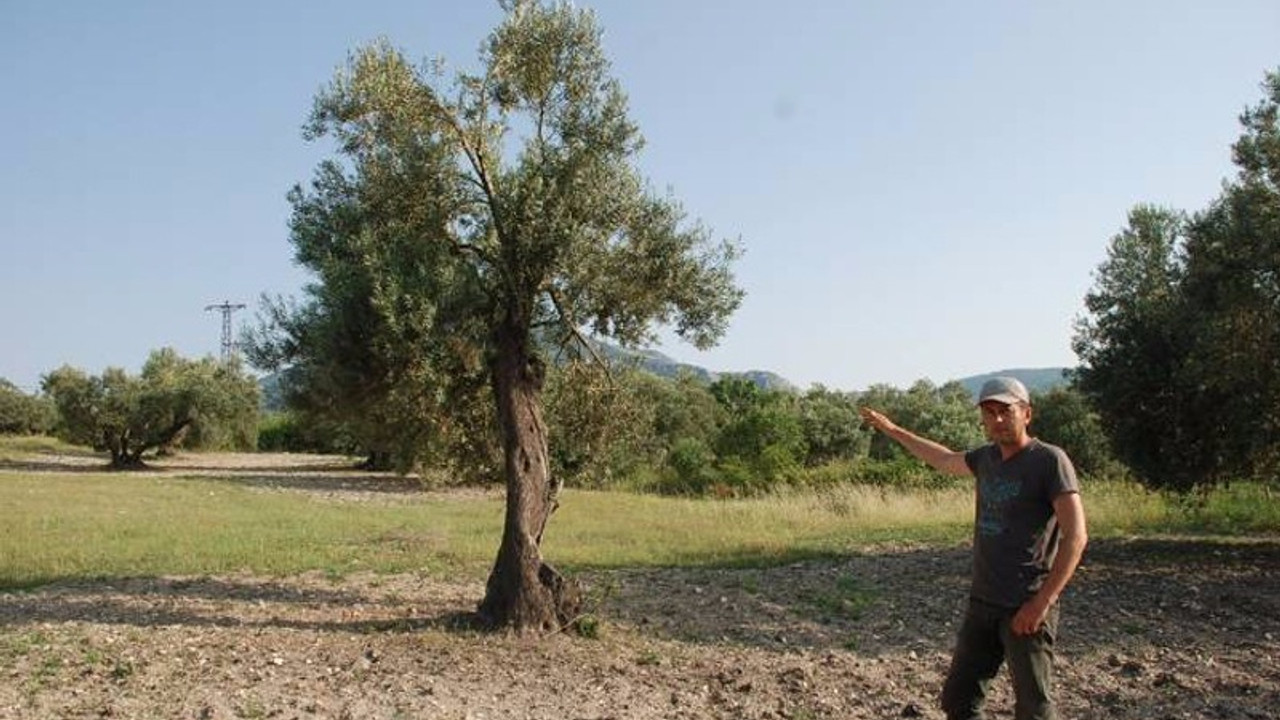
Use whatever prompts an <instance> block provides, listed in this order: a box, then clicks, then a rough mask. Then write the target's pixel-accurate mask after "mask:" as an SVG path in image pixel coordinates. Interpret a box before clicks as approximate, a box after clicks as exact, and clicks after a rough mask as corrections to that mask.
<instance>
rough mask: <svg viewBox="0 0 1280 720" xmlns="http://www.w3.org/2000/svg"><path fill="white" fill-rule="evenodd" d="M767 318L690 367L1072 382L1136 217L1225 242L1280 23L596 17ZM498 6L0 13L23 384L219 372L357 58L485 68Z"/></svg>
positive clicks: (1229, 1) (6, 174)
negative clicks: (1224, 185)
mask: <svg viewBox="0 0 1280 720" xmlns="http://www.w3.org/2000/svg"><path fill="white" fill-rule="evenodd" d="M579 5H580V6H586V7H592V8H594V9H595V10H596V12H597V15H598V17H599V20H600V22H601V24H602V25H603V26H604V28H605V48H606V51H607V52H608V54H609V56H610V57H611V58H612V60H613V63H614V70H615V72H616V75H617V76H618V78H619V79H620V80H621V82H622V84H623V86H624V88H625V89H626V90H627V92H628V95H629V96H630V101H631V110H632V114H633V117H634V119H635V120H636V121H637V122H638V123H639V125H640V128H641V130H642V131H643V133H644V135H645V137H646V139H647V141H648V144H647V147H646V149H645V153H644V155H643V157H642V159H641V164H642V167H643V169H644V171H645V172H646V174H647V175H648V177H649V178H650V180H651V181H652V182H653V184H654V185H655V186H656V187H658V188H668V187H669V188H670V189H671V190H672V191H673V193H674V194H675V195H676V196H677V197H678V198H680V199H681V200H682V202H683V203H684V205H685V207H686V209H687V210H688V211H689V213H690V214H691V215H692V216H694V217H697V218H700V219H701V220H702V221H703V222H704V223H705V224H706V225H708V226H709V227H711V228H713V229H714V230H715V232H716V233H717V234H718V235H721V236H725V237H740V238H741V241H742V243H743V245H744V246H745V248H746V255H745V257H744V258H743V259H742V260H741V262H740V264H739V265H738V268H737V274H738V278H739V280H740V283H741V285H742V286H743V287H744V288H745V290H746V291H747V298H746V300H745V302H744V304H743V306H742V308H741V310H740V311H739V312H738V313H737V315H736V316H735V317H734V319H733V322H732V325H731V327H730V330H729V332H728V335H727V336H726V337H725V338H724V341H723V342H722V343H721V345H720V346H719V347H718V348H716V349H714V350H712V351H709V352H705V353H700V352H697V351H696V350H694V349H693V348H691V347H688V346H683V345H680V344H673V343H668V344H666V345H665V346H664V347H663V348H662V350H663V351H664V352H667V353H668V354H669V355H672V356H673V357H676V358H677V359H680V360H684V361H688V362H694V363H697V364H701V365H704V366H706V367H709V368H712V369H715V370H729V371H731V370H747V369H766V370H773V371H775V372H778V373H780V374H782V375H783V376H785V377H787V378H788V379H790V380H791V381H793V382H795V383H796V384H798V385H800V386H801V387H806V386H808V385H810V384H812V383H822V384H824V385H826V386H828V387H830V388H836V389H842V390H856V389H861V388H865V387H867V386H868V385H871V384H873V383H889V384H893V385H897V386H901V387H905V386H907V385H909V384H910V383H912V382H913V381H915V380H917V379H920V378H925V377H927V378H930V379H932V380H934V381H936V382H942V381H945V380H948V379H952V378H956V377H961V376H965V375H970V374H976V373H980V372H986V371H991V370H997V369H1002V368H1010V367H1038V366H1055V365H1072V364H1074V363H1075V357H1074V355H1073V353H1072V352H1071V348H1070V340H1071V334H1072V322H1073V319H1074V318H1075V317H1077V316H1078V315H1079V313H1080V312H1081V309H1082V297H1083V295H1084V294H1085V292H1086V291H1087V290H1088V289H1089V287H1090V285H1091V284H1092V273H1093V271H1094V269H1095V268H1096V267H1097V265H1098V264H1099V263H1100V262H1101V261H1102V260H1103V259H1104V258H1105V255H1106V247H1107V243H1108V241H1109V239H1110V238H1111V237H1112V236H1113V235H1114V234H1115V233H1116V232H1118V231H1119V230H1120V229H1121V228H1122V227H1123V226H1124V224H1125V222H1126V215H1127V212H1128V210H1129V209H1130V208H1131V207H1132V206H1133V205H1135V204H1136V203H1140V202H1151V203H1156V204H1161V205H1166V206H1171V207H1175V208H1181V209H1185V210H1198V209H1201V208H1203V207H1205V205H1206V204H1207V203H1208V202H1209V201H1210V200H1211V199H1212V198H1213V197H1214V196H1216V195H1217V193H1218V191H1219V189H1220V187H1221V182H1222V180H1223V179H1224V178H1226V177H1228V176H1230V175H1232V174H1233V172H1234V171H1233V166H1232V165H1231V162H1230V144H1231V143H1232V142H1233V141H1234V139H1235V138H1236V137H1237V136H1238V134H1239V126H1238V123H1237V116H1238V115H1239V113H1240V111H1241V110H1243V109H1244V108H1245V107H1246V106H1248V105H1253V104H1255V103H1257V102H1258V101H1259V100H1260V99H1261V91H1260V89H1259V83H1260V82H1261V81H1262V78H1263V75H1264V73H1265V71H1267V70H1268V69H1274V68H1276V67H1277V66H1278V65H1280V3H1278V2H1276V1H1275V0H1250V1H1246V0H1223V1H1221V2H1203V1H1201V0H1160V1H1155V0H1152V1H1145V2H1139V1H1133V2H1130V1H1125V2H1115V1H1114V0H1108V1H1101V0H1077V1H1074V2H1065V1H1063V2H1026V1H1025V0H1008V1H1002V2H978V3H960V2H947V1H944V0H921V1H919V2H898V1H897V0H877V1H864V2H840V1H838V0H792V1H791V2H786V3H782V2H763V1H757V0H644V1H643V2H641V1H637V0H596V1H594V2H592V1H590V0H583V1H582V2H580V3H579ZM499 16H500V10H499V8H498V6H497V3H496V2H484V1H483V0H453V1H449V2H446V1H444V0H414V1H410V0H364V1H362V2H332V1H330V0H308V1H306V2H303V1H301V0H272V1H270V2H262V1H260V0H253V1H248V0H244V1H242V0H223V1H221V2H217V3H208V2H201V3H195V2H172V1H170V0H121V1H120V2H97V1H96V0H94V1H90V0H65V1H62V2H46V1H45V0H0V17H3V21H2V22H0V97H3V98H4V103H3V108H4V109H3V112H0V250H2V252H0V377H4V378H7V379H9V380H11V381H13V382H15V383H17V384H18V385H20V386H22V387H24V388H25V389H28V390H34V389H35V388H36V386H37V385H38V383H39V377H40V375H41V374H43V373H45V372H48V371H50V370H52V369H54V368H56V367H58V366H59V365H62V364H64V363H67V364H70V365H73V366H76V367H80V368H82V369H85V370H87V371H89V372H92V373H98V372H101V371H102V370H103V369H104V368H105V367H107V366H119V367H124V368H125V369H127V370H129V371H131V372H136V371H137V370H139V369H140V367H141V364H142V362H143V361H144V360H145V358H146V356H147V354H148V353H149V352H150V351H151V350H152V349H155V348H159V347H165V346H169V347H173V348H175V349H177V350H178V352H180V353H181V354H183V355H185V356H189V357H200V356H204V355H209V354H216V353H217V352H218V343H219V336H220V327H221V326H220V318H219V316H218V315H217V314H216V313H213V312H205V310H204V308H205V306H206V305H208V304H211V303H219V302H222V301H224V300H230V301H232V302H238V303H245V304H247V305H249V308H248V309H247V310H244V311H241V312H239V313H237V314H236V315H235V320H236V325H237V328H238V327H240V326H241V325H243V324H244V323H247V322H249V321H251V320H252V318H253V314H254V311H255V309H256V307H257V305H258V297H259V296H260V294H262V293H268V294H273V295H274V294H284V295H297V294H298V293H299V290H300V288H301V287H302V285H303V284H304V283H305V282H306V281H307V279H308V278H307V275H306V274H305V273H304V272H303V271H301V270H300V269H299V268H297V267H295V266H294V265H293V263H292V251H291V246H290V245H289V243H288V240H287V227H286V221H287V218H288V213H289V208H288V205H287V203H286V202H285V193H286V192H287V191H288V189H289V188H290V187H291V186H292V185H293V184H295V183H299V182H306V181H307V180H308V179H309V178H310V176H311V172H312V169H313V168H314V166H315V164H316V162H317V161H318V160H319V159H321V158H322V157H323V156H324V155H325V154H326V153H327V152H328V151H329V148H328V146H326V145H319V144H308V143H306V142H305V141H303V140H302V138H301V135H300V132H299V129H300V127H301V125H302V123H303V122H304V120H305V119H306V116H307V113H308V111H309V110H310V107H311V101H312V98H313V96H314V94H315V92H316V90H318V89H319V88H320V87H321V86H322V85H323V84H324V83H325V82H326V81H327V80H328V79H329V78H330V77H331V76H332V74H333V71H334V69H335V68H336V67H338V66H339V65H340V64H342V63H343V61H344V59H345V58H346V56H347V53H348V51H349V50H350V49H352V48H354V47H355V46H357V45H359V44H362V43H364V42H367V41H369V40H372V39H374V38H376V37H378V36H386V37H387V38H389V39H390V40H391V41H392V42H393V43H394V44H395V45H397V46H399V47H401V48H402V49H404V50H405V51H406V52H407V53H408V54H409V55H411V56H413V57H424V58H425V57H429V56H443V57H445V58H446V59H447V60H448V61H449V62H450V63H451V64H453V65H454V66H459V65H461V66H474V63H475V59H476V49H477V47H478V46H479V43H480V42H481V40H482V39H483V38H484V36H485V35H486V34H487V33H488V31H489V30H490V29H491V28H492V27H493V26H494V25H495V24H496V22H497V21H498V19H499Z"/></svg>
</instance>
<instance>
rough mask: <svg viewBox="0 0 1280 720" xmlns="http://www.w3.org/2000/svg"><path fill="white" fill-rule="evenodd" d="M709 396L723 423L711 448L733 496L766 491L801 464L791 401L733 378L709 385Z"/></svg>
mask: <svg viewBox="0 0 1280 720" xmlns="http://www.w3.org/2000/svg"><path fill="white" fill-rule="evenodd" d="M711 394H712V396H713V397H715V398H716V400H717V401H718V402H719V403H720V406H721V408H722V409H723V410H724V413H725V416H726V418H727V420H726V422H725V424H724V426H723V427H721V429H720V433H719V436H718V437H717V438H716V442H715V447H714V449H715V452H716V457H717V462H718V465H719V466H720V468H721V470H723V471H724V472H723V475H724V478H725V482H726V484H727V485H728V486H730V487H731V488H732V489H733V490H734V491H735V492H752V491H754V490H758V489H761V488H764V487H767V486H768V485H770V484H772V483H773V482H775V481H777V480H779V479H781V478H782V477H784V476H785V475H786V474H787V473H789V472H790V471H792V470H794V469H796V468H797V467H799V465H800V463H801V462H803V460H804V458H805V454H806V451H807V448H806V447H805V440H804V430H803V428H802V427H801V425H800V418H799V415H798V413H797V412H796V407H795V404H796V403H795V398H794V396H792V395H791V394H789V393H784V392H780V391H776V390H772V391H771V390H764V389H762V388H760V386H759V385H757V384H756V383H754V382H753V381H751V380H749V379H746V378H743V377H738V376H726V377H723V378H721V379H719V380H717V381H716V382H714V383H712V384H711Z"/></svg>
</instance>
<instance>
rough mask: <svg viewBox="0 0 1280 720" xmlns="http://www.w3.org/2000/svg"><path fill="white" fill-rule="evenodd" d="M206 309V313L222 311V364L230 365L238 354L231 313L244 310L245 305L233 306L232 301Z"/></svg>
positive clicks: (209, 306) (206, 307)
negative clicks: (233, 335)
mask: <svg viewBox="0 0 1280 720" xmlns="http://www.w3.org/2000/svg"><path fill="white" fill-rule="evenodd" d="M204 309H205V311H206V312H208V311H209V310H221V311H222V362H224V363H229V362H231V358H232V357H234V356H235V352H236V344H235V342H234V341H233V340H232V339H231V313H233V312H235V311H237V310H243V309H244V305H239V304H236V305H233V304H231V301H230V300H224V301H223V302H222V304H221V305H205V306H204Z"/></svg>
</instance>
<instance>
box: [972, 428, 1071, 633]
mask: <svg viewBox="0 0 1280 720" xmlns="http://www.w3.org/2000/svg"><path fill="white" fill-rule="evenodd" d="M964 461H965V463H966V464H967V465H968V466H969V469H970V470H972V471H973V474H974V476H975V477H976V483H977V509H976V512H975V514H974V523H973V586H972V588H971V589H970V594H971V595H972V596H973V597H974V598H976V599H978V600H982V601H984V602H988V603H991V604H992V605H998V606H1000V607H1006V608H1018V607H1021V606H1022V604H1023V603H1024V602H1026V601H1027V600H1028V599H1029V598H1030V597H1031V596H1032V595H1034V594H1035V592H1036V591H1037V590H1039V589H1040V586H1041V585H1042V584H1043V583H1044V577H1045V575H1046V574H1048V572H1049V568H1050V567H1051V566H1052V565H1053V559H1054V557H1055V556H1056V555H1057V554H1058V539H1059V536H1060V533H1059V530H1058V524H1057V521H1056V519H1055V518H1054V514H1053V499H1054V498H1056V497H1057V496H1058V495H1061V494H1062V493H1068V492H1080V483H1079V481H1077V480H1076V471H1075V468H1074V467H1072V465H1071V460H1070V458H1068V457H1067V454H1066V453H1065V452H1063V451H1062V449H1061V448H1059V447H1057V446H1055V445H1050V444H1048V443H1042V442H1040V441H1039V440H1036V439H1034V438H1033V439H1032V440H1031V444H1029V445H1027V447H1025V448H1023V449H1022V450H1021V451H1020V452H1019V453H1018V454H1017V455H1014V456H1013V457H1011V458H1009V459H1008V460H1003V459H1001V457H1000V448H999V447H997V446H996V445H994V444H992V445H984V446H983V447H980V448H976V449H974V450H970V451H969V452H967V453H965V456H964Z"/></svg>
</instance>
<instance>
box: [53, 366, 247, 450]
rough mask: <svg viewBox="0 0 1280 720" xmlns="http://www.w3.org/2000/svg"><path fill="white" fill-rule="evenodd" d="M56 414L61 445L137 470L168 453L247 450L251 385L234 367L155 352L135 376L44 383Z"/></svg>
mask: <svg viewBox="0 0 1280 720" xmlns="http://www.w3.org/2000/svg"><path fill="white" fill-rule="evenodd" d="M43 387H44V392H45V393H46V394H47V395H49V396H50V397H51V398H53V403H54V406H55V407H56V408H57V413H58V420H57V434H58V435H59V437H61V438H62V439H64V440H66V441H68V442H72V443H77V444H81V445H88V446H90V447H92V448H94V449H95V450H104V451H107V452H110V453H111V466H112V467H113V468H117V469H127V468H136V467H142V466H143V465H144V463H143V460H142V456H143V455H144V454H145V453H147V452H149V451H153V450H158V449H160V448H164V447H172V446H175V445H177V444H179V443H180V442H182V441H183V440H185V441H186V442H187V444H188V446H189V447H190V446H199V447H211V446H212V447H220V446H221V447H235V448H241V449H249V448H252V447H253V446H254V442H255V439H256V438H255V433H256V427H257V417H258V392H259V391H258V384H257V382H256V381H255V380H254V379H253V378H251V377H249V376H248V375H246V374H245V373H244V372H242V371H241V369H240V368H239V366H237V365H235V364H227V363H222V362H218V361H216V360H214V359H213V358H205V359H203V360H194V361H193V360H186V359H183V358H181V357H179V356H178V354H177V353H176V352H174V351H173V350H171V349H163V350H157V351H155V352H153V353H152V354H151V356H150V358H148V360H147V362H146V364H145V365H144V366H143V368H142V372H141V373H140V374H139V375H137V376H133V375H129V374H128V373H126V372H125V371H124V370H122V369H120V368H108V369H107V370H105V371H104V372H103V373H102V374H101V375H96V376H95V375H88V374H86V373H85V372H84V371H82V370H78V369H76V368H73V367H69V366H63V367H61V368H58V369H57V370H54V371H53V372H51V373H49V374H47V375H45V376H44V378H43Z"/></svg>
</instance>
